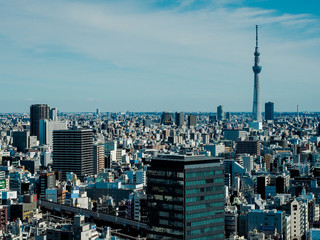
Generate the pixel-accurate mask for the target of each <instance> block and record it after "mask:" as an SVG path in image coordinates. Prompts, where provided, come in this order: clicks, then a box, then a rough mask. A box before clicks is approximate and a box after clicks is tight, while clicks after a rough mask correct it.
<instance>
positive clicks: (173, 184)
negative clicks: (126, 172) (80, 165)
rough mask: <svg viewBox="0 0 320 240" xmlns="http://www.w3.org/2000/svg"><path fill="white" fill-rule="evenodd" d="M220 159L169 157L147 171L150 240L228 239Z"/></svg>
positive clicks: (161, 159) (161, 158) (165, 157)
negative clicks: (226, 235) (225, 231)
mask: <svg viewBox="0 0 320 240" xmlns="http://www.w3.org/2000/svg"><path fill="white" fill-rule="evenodd" d="M223 170H224V168H223V165H222V164H221V162H220V159H217V158H213V157H205V156H184V155H169V156H168V155H166V156H159V157H157V158H154V159H152V160H151V166H150V167H148V170H147V179H148V185H147V195H148V218H149V224H150V231H149V233H148V238H150V239H193V238H197V239H217V240H218V239H224V222H225V217H224V201H225V196H224V171H223Z"/></svg>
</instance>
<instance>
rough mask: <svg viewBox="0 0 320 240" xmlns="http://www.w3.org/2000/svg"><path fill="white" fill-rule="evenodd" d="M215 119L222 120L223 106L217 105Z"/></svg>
mask: <svg viewBox="0 0 320 240" xmlns="http://www.w3.org/2000/svg"><path fill="white" fill-rule="evenodd" d="M217 120H219V121H222V120H224V112H223V106H222V105H219V106H218V107H217Z"/></svg>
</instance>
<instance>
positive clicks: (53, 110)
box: [49, 108, 58, 121]
mask: <svg viewBox="0 0 320 240" xmlns="http://www.w3.org/2000/svg"><path fill="white" fill-rule="evenodd" d="M49 115H50V120H51V121H58V112H57V109H56V108H51V109H50V113H49Z"/></svg>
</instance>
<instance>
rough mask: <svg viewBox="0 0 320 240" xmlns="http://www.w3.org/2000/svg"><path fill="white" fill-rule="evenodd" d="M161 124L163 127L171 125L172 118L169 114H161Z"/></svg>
mask: <svg viewBox="0 0 320 240" xmlns="http://www.w3.org/2000/svg"><path fill="white" fill-rule="evenodd" d="M161 124H163V125H171V124H172V116H171V113H169V112H163V113H162V114H161Z"/></svg>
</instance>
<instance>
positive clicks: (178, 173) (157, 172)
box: [148, 170, 183, 178]
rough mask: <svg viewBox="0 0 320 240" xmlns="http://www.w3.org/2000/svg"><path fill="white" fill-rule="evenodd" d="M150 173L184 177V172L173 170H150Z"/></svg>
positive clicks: (161, 175) (160, 175)
mask: <svg viewBox="0 0 320 240" xmlns="http://www.w3.org/2000/svg"><path fill="white" fill-rule="evenodd" d="M148 175H153V176H159V177H178V178H183V172H172V171H159V170H157V171H155V170H148Z"/></svg>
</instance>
